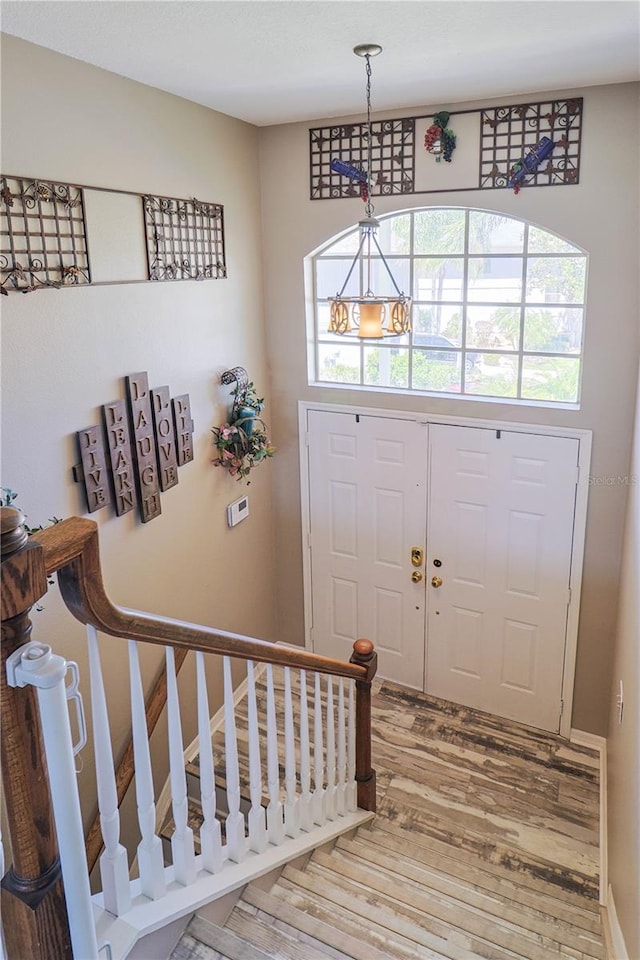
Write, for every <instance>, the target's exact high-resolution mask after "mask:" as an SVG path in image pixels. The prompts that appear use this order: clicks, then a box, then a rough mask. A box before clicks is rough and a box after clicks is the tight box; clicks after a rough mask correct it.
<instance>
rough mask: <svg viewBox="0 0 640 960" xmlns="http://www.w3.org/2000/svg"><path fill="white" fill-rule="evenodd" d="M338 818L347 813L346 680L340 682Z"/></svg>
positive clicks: (341, 679)
mask: <svg viewBox="0 0 640 960" xmlns="http://www.w3.org/2000/svg"><path fill="white" fill-rule="evenodd" d="M336 807H337V812H338V816H339V817H342V816H344V814H345V813H346V812H347V733H346V718H345V706H344V679H343V678H342V677H340V679H339V680H338V787H337V792H336Z"/></svg>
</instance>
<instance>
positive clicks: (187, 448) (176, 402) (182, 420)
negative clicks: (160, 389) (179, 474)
mask: <svg viewBox="0 0 640 960" xmlns="http://www.w3.org/2000/svg"><path fill="white" fill-rule="evenodd" d="M173 416H174V419H175V423H176V441H177V444H178V466H179V467H183V466H184V464H185V463H189V461H190V460H193V420H192V419H191V403H190V402H189V394H188V393H183V394H181V395H180V396H179V397H174V398H173Z"/></svg>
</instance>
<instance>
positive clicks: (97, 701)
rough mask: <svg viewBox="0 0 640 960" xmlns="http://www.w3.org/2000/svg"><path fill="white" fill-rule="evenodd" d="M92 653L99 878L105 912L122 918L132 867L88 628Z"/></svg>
mask: <svg viewBox="0 0 640 960" xmlns="http://www.w3.org/2000/svg"><path fill="white" fill-rule="evenodd" d="M87 647H88V652H89V675H90V685H89V689H90V691H91V719H92V721H93V747H94V753H95V763H96V784H97V788H98V809H99V811H100V829H101V831H102V838H103V840H104V851H103V853H102V854H101V855H100V878H101V880H102V895H103V897H104V905H105V909H106V910H108V911H109V913H113V914H115V915H116V916H119V915H120V914H122V913H126V912H127V911H128V910H129V909H130V908H131V889H130V886H129V865H128V862H127V851H126V850H125V848H124V847H123V846H122V844H121V843H120V811H119V809H118V791H117V787H116V777H115V771H114V766H113V750H112V747H111V733H110V727H109V715H108V713H107V699H106V696H105V691H104V682H103V679H102V666H101V664H100V651H99V648H98V633H97V631H96V629H95V627H92V626H88V627H87Z"/></svg>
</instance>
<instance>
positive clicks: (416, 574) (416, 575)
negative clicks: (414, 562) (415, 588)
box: [411, 570, 422, 583]
mask: <svg viewBox="0 0 640 960" xmlns="http://www.w3.org/2000/svg"><path fill="white" fill-rule="evenodd" d="M411 579H412V581H413V582H414V583H420V581H421V580H422V570H414V571H413V573H412V574H411Z"/></svg>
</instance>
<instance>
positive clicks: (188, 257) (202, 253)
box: [143, 195, 227, 280]
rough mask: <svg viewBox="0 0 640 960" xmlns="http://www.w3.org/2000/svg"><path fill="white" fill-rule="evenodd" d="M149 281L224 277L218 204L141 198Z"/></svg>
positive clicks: (224, 266) (219, 208)
mask: <svg viewBox="0 0 640 960" xmlns="http://www.w3.org/2000/svg"><path fill="white" fill-rule="evenodd" d="M143 209H144V222H145V236H146V241H147V256H148V260H149V279H150V280H211V279H218V278H220V277H226V275H227V268H226V263H225V249H224V223H223V211H222V207H221V206H220V204H217V203H203V202H202V201H200V200H196V198H195V197H194V198H193V199H192V200H180V199H177V198H172V197H157V196H150V195H146V196H144V197H143Z"/></svg>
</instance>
